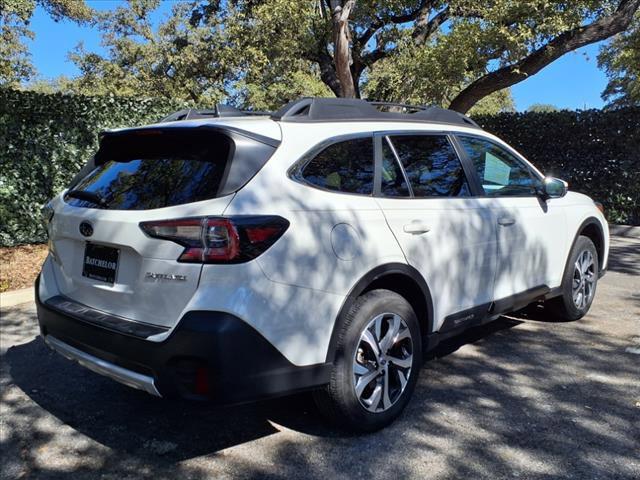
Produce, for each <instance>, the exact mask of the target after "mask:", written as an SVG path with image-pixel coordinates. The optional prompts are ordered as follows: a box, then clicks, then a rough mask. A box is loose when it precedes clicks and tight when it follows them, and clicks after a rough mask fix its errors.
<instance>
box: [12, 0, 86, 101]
mask: <svg viewBox="0 0 640 480" xmlns="http://www.w3.org/2000/svg"><path fill="white" fill-rule="evenodd" d="M37 5H39V6H41V7H42V8H44V9H45V11H46V12H47V13H48V14H49V15H50V16H51V18H53V19H54V20H55V21H56V22H57V21H60V20H63V19H70V20H73V21H76V22H80V23H82V22H86V21H88V20H90V19H91V18H92V17H93V14H94V12H93V10H92V9H91V8H89V7H88V6H87V5H86V4H85V3H84V0H0V87H14V88H16V87H19V86H20V85H21V83H22V82H24V81H28V80H31V79H32V78H33V76H34V75H35V73H36V72H35V69H34V68H33V65H31V58H30V55H29V49H28V48H27V46H26V45H25V40H30V39H33V38H34V34H33V32H32V31H31V30H30V29H29V20H30V19H31V16H32V15H33V12H34V10H35V8H36V6H37Z"/></svg>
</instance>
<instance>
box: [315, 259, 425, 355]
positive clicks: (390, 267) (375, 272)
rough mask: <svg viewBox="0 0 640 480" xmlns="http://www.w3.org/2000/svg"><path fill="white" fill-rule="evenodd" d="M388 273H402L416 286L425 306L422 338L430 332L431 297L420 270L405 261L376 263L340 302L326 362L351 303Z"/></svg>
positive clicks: (332, 353)
mask: <svg viewBox="0 0 640 480" xmlns="http://www.w3.org/2000/svg"><path fill="white" fill-rule="evenodd" d="M388 275H403V276H405V277H407V278H408V279H410V280H411V281H412V282H413V283H415V284H416V285H417V286H418V288H419V289H420V291H421V293H422V295H423V296H424V300H425V303H426V306H427V308H426V310H427V318H426V319H423V322H424V324H425V325H426V331H424V332H422V335H423V337H424V338H426V337H427V335H429V334H431V333H432V331H433V299H432V297H431V291H430V290H429V287H428V285H427V282H426V281H425V279H424V277H423V276H422V274H420V272H419V271H418V270H417V269H415V268H414V267H412V266H411V265H407V264H405V263H386V264H383V265H378V266H377V267H375V268H373V269H372V270H369V271H368V272H367V273H366V274H364V275H363V276H362V277H361V278H360V279H359V280H358V281H357V282H356V283H355V285H354V286H353V287H352V288H351V290H350V291H349V294H348V295H347V296H346V297H345V299H344V301H343V303H342V307H341V308H340V312H339V313H338V315H337V317H336V319H335V321H334V324H333V330H332V331H331V338H330V340H329V348H328V350H327V357H326V361H327V362H333V360H334V358H335V352H336V348H337V343H338V332H339V331H340V327H341V325H342V323H343V321H344V316H345V315H346V314H347V312H348V311H349V310H350V309H351V307H352V306H353V303H354V302H355V301H356V299H357V298H358V297H359V296H360V295H362V294H363V293H364V292H366V291H367V288H368V287H369V286H370V285H371V284H372V283H373V282H375V281H377V280H380V279H381V278H383V277H385V276H388ZM421 323H422V322H421Z"/></svg>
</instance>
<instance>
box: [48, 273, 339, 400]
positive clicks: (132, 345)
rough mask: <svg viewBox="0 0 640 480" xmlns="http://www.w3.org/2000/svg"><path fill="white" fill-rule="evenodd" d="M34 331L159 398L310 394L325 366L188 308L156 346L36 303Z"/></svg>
mask: <svg viewBox="0 0 640 480" xmlns="http://www.w3.org/2000/svg"><path fill="white" fill-rule="evenodd" d="M38 287H39V279H38V280H36V306H37V311H38V322H39V324H40V332H41V334H42V336H43V338H44V339H45V341H46V342H47V344H48V345H49V346H51V347H52V348H53V349H54V350H56V351H58V352H60V353H61V354H63V355H64V356H66V357H68V358H71V359H73V360H75V361H78V363H80V364H82V365H84V366H86V367H87V368H90V369H91V370H94V371H96V372H98V373H100V374H102V375H105V376H108V377H110V378H112V379H114V380H117V381H120V382H121V383H124V384H126V385H129V386H133V387H135V388H140V389H142V390H145V391H147V392H149V393H152V394H154V395H159V396H163V397H165V396H181V397H185V398H208V399H211V400H213V401H215V402H218V403H238V402H244V401H250V400H255V399H258V398H264V397H270V396H277V395H283V394H287V393H292V392H296V391H300V390H307V389H311V388H314V387H317V386H320V385H323V384H326V383H327V382H328V381H329V375H330V369H331V365H330V364H316V365H310V366H304V367H298V366H295V365H293V364H292V363H291V362H289V361H288V360H287V359H286V358H285V357H284V356H283V355H282V354H281V353H280V352H279V351H278V350H277V349H276V348H275V347H274V346H273V345H272V344H271V343H269V342H268V341H267V340H266V339H265V338H264V337H263V336H262V335H260V333H258V332H257V331H256V330H255V329H253V328H252V327H251V326H249V325H248V324H247V323H245V322H244V321H242V320H241V319H239V318H237V317H235V316H234V315H231V314H228V313H223V312H210V311H192V312H188V313H187V314H186V315H184V316H183V317H182V319H181V320H180V322H179V324H178V326H177V327H176V328H175V329H174V331H173V332H171V334H170V335H169V337H168V338H167V339H166V340H164V341H162V342H151V341H148V340H144V339H141V338H136V337H135V336H131V335H126V334H123V333H120V332H117V331H113V330H109V329H106V328H103V327H101V326H97V325H95V324H92V323H89V322H86V321H82V320H80V319H78V318H74V317H72V316H70V315H69V314H67V313H65V312H63V311H61V310H58V309H56V308H55V307H52V306H51V305H47V304H46V303H43V302H42V301H41V300H40V298H39V288H38Z"/></svg>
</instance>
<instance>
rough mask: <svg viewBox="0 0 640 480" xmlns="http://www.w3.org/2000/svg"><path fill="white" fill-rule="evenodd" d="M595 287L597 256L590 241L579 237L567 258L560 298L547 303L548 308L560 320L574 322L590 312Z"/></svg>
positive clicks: (596, 282)
mask: <svg viewBox="0 0 640 480" xmlns="http://www.w3.org/2000/svg"><path fill="white" fill-rule="evenodd" d="M597 285H598V252H597V250H596V247H595V245H594V244H593V242H592V241H591V239H589V238H588V237H585V236H580V237H578V240H577V241H576V243H575V245H574V246H573V249H572V250H571V253H570V255H569V263H568V266H567V268H566V271H565V272H564V277H563V279H562V286H561V289H562V294H561V295H560V296H559V297H557V298H553V299H551V300H549V307H550V308H551V310H552V311H553V313H554V314H555V315H556V316H558V317H560V318H562V319H564V320H578V319H580V318H582V317H584V316H585V315H586V314H587V312H588V311H589V308H591V303H592V302H593V299H594V297H595V295H596V287H597Z"/></svg>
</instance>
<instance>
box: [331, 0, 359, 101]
mask: <svg viewBox="0 0 640 480" xmlns="http://www.w3.org/2000/svg"><path fill="white" fill-rule="evenodd" d="M342 3H343V2H342V1H340V0H331V1H330V5H331V17H332V20H333V45H334V52H333V63H334V65H335V67H336V75H337V77H338V81H339V82H340V96H341V97H346V98H355V97H356V88H355V85H354V82H353V76H352V74H351V45H350V43H351V34H350V32H349V15H350V14H351V10H352V9H353V7H354V6H355V3H356V0H347V1H345V2H344V5H343V4H342Z"/></svg>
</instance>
